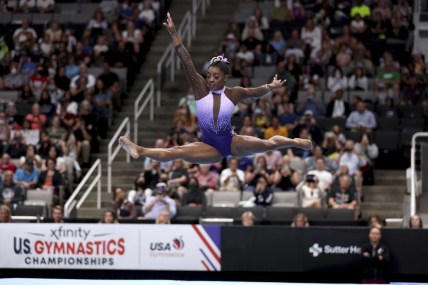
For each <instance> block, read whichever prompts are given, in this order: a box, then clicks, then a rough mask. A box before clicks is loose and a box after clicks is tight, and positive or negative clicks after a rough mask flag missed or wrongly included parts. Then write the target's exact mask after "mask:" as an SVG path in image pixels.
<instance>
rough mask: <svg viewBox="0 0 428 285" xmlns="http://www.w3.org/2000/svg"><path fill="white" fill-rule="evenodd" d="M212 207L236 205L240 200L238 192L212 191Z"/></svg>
mask: <svg viewBox="0 0 428 285" xmlns="http://www.w3.org/2000/svg"><path fill="white" fill-rule="evenodd" d="M212 199H213V200H212V206H213V207H236V206H237V205H238V203H239V201H240V200H241V193H240V192H213V194H212Z"/></svg>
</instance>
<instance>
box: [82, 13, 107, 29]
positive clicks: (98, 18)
mask: <svg viewBox="0 0 428 285" xmlns="http://www.w3.org/2000/svg"><path fill="white" fill-rule="evenodd" d="M107 28H108V22H107V21H106V20H105V18H104V13H103V11H102V10H100V9H97V10H96V11H95V13H94V17H93V18H92V19H91V20H90V21H89V23H88V26H87V29H89V30H94V29H101V30H107Z"/></svg>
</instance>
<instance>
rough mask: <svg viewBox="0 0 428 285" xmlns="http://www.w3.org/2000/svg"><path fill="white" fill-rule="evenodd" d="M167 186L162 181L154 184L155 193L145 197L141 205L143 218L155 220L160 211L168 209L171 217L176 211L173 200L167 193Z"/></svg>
mask: <svg viewBox="0 0 428 285" xmlns="http://www.w3.org/2000/svg"><path fill="white" fill-rule="evenodd" d="M167 190H168V189H167V186H166V184H165V183H164V182H159V183H158V184H156V195H154V196H151V197H149V198H147V201H146V204H145V205H144V207H143V212H144V219H147V220H155V219H156V218H157V217H158V216H159V214H160V213H161V212H162V211H168V213H169V217H170V218H172V217H174V216H175V214H176V213H177V207H176V205H175V201H174V200H173V199H171V198H170V197H169V196H168V195H167V192H168V191H167Z"/></svg>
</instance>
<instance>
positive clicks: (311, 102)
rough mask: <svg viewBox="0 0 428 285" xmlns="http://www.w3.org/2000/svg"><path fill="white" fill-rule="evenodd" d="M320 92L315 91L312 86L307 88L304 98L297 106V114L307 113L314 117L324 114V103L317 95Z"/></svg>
mask: <svg viewBox="0 0 428 285" xmlns="http://www.w3.org/2000/svg"><path fill="white" fill-rule="evenodd" d="M320 94H321V93H317V92H315V88H314V87H312V86H311V87H309V88H308V89H307V95H306V98H304V99H303V100H302V101H301V102H299V105H298V107H297V113H298V114H307V115H310V116H315V117H322V116H324V114H325V105H324V102H322V101H321V99H320V98H319V95H320Z"/></svg>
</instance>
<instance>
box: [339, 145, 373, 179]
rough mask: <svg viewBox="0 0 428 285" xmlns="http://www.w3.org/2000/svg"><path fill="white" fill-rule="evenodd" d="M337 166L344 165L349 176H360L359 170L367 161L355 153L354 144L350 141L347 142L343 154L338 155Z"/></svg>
mask: <svg viewBox="0 0 428 285" xmlns="http://www.w3.org/2000/svg"><path fill="white" fill-rule="evenodd" d="M336 163H337V165H339V166H340V165H343V164H345V165H346V166H347V167H348V169H349V174H350V175H358V176H359V175H361V172H360V171H359V169H360V168H361V167H364V166H365V165H366V164H367V160H366V159H365V158H364V157H363V156H360V155H358V154H357V153H356V152H355V144H354V141H352V140H347V141H346V143H345V147H344V148H343V152H342V153H341V154H340V155H339V157H338V161H337V162H336Z"/></svg>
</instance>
